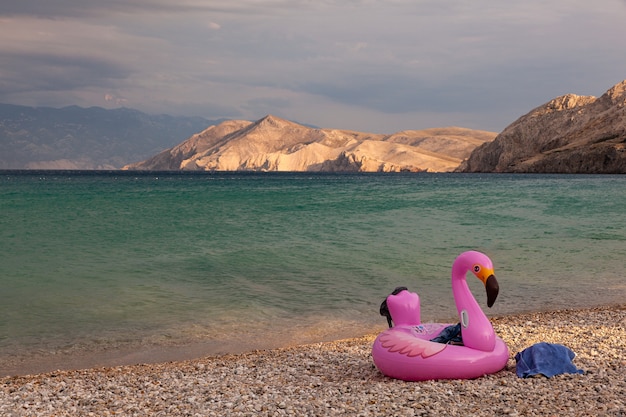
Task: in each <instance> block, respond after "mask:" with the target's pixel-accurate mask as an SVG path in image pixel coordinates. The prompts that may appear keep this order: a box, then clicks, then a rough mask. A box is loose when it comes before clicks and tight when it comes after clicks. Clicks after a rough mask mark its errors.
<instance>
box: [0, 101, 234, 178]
mask: <svg viewBox="0 0 626 417" xmlns="http://www.w3.org/2000/svg"><path fill="white" fill-rule="evenodd" d="M221 121H223V119H222V120H208V119H204V118H201V117H175V116H168V115H156V116H154V115H148V114H145V113H142V112H140V111H137V110H133V109H127V108H119V109H113V110H107V109H103V108H100V107H90V108H82V107H78V106H70V107H64V108H61V109H56V108H51V107H27V106H16V105H11V104H0V169H119V168H121V167H122V166H124V165H126V164H128V163H130V162H134V161H138V160H141V159H145V158H148V157H150V156H152V155H154V154H156V153H158V152H160V151H162V150H163V149H167V148H169V147H171V146H174V145H175V144H177V143H180V141H181V140H182V139H183V138H186V137H189V136H190V135H192V134H194V133H197V132H200V131H202V130H204V129H206V128H207V126H210V125H213V124H217V123H220V122H221Z"/></svg>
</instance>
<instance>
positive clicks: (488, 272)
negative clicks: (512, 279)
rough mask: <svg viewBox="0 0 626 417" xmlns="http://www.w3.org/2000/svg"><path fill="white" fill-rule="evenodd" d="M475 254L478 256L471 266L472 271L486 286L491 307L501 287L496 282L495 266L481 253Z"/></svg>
mask: <svg viewBox="0 0 626 417" xmlns="http://www.w3.org/2000/svg"><path fill="white" fill-rule="evenodd" d="M475 253H476V255H477V256H475V259H474V260H473V262H472V264H471V266H470V271H471V272H472V274H474V275H475V276H476V278H478V279H479V280H480V281H481V282H482V283H483V284H484V285H485V290H486V291H487V306H488V307H491V306H493V303H494V302H495V301H496V298H498V292H499V291H500V286H499V285H498V280H496V276H495V275H494V273H493V264H492V263H491V260H490V259H489V258H488V257H487V256H486V255H484V254H482V253H480V252H475ZM478 255H481V256H478Z"/></svg>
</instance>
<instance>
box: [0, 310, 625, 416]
mask: <svg viewBox="0 0 626 417" xmlns="http://www.w3.org/2000/svg"><path fill="white" fill-rule="evenodd" d="M492 323H493V324H494V327H495V329H496V332H497V334H498V335H499V336H500V337H502V339H504V341H505V342H506V343H507V344H508V346H509V349H510V352H511V358H510V359H509V362H508V364H507V367H506V368H505V369H504V370H503V371H501V372H499V373H497V374H494V375H488V376H485V377H482V378H479V379H475V380H451V381H427V382H412V383H409V382H403V381H398V380H393V379H389V378H386V377H385V376H383V375H381V374H380V372H378V370H377V369H376V368H375V367H374V365H373V363H372V359H371V355H370V350H371V346H372V342H373V340H374V338H375V336H376V335H369V336H365V337H362V338H358V339H350V340H341V341H337V342H331V343H319V344H312V345H305V346H297V347H293V348H285V349H277V350H268V351H255V352H251V353H247V354H242V355H227V356H219V357H208V358H204V359H198V360H191V361H184V362H170V363H163V364H158V365H134V366H123V367H114V368H96V369H87V370H79V371H57V372H51V373H46V374H40V375H29V376H19V377H5V378H2V379H0V386H1V388H2V389H1V390H0V415H2V416H91V415H94V416H111V415H124V416H226V415H228V416H281V415H289V416H333V415H349V416H559V417H561V416H626V356H625V355H624V353H625V352H626V349H625V348H626V305H621V306H611V307H602V308H593V309H585V310H565V311H554V312H541V313H528V314H521V315H515V316H506V317H496V318H492ZM538 342H550V343H560V344H563V345H565V346H567V347H569V348H570V349H572V350H573V351H574V352H575V353H576V354H577V356H576V358H575V359H574V364H575V365H576V366H577V367H578V368H581V369H583V370H585V374H583V375H570V374H564V375H557V376H555V377H553V378H550V379H548V378H545V377H543V376H538V377H533V378H528V379H521V378H518V377H517V376H516V374H515V360H514V359H513V356H514V355H515V353H517V352H519V351H521V350H523V349H525V348H527V347H529V346H531V345H533V344H535V343H538Z"/></svg>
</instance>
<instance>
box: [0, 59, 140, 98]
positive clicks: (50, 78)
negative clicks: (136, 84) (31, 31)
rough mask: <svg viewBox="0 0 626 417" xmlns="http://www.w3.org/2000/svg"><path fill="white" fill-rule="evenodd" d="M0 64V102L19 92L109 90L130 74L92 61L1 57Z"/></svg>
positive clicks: (111, 64)
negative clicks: (108, 87)
mask: <svg viewBox="0 0 626 417" xmlns="http://www.w3.org/2000/svg"><path fill="white" fill-rule="evenodd" d="M0 61H2V62H3V77H2V81H1V82H0V101H1V100H2V95H3V94H8V93H15V92H20V91H34V90H46V91H55V90H56V91H62V90H71V89H76V88H81V87H86V86H93V85H98V86H103V87H107V86H110V85H111V84H112V80H114V79H118V80H119V79H123V78H126V77H128V76H129V75H130V73H131V71H130V70H129V69H127V68H124V67H122V66H120V65H118V64H115V63H112V62H110V61H106V60H103V59H99V58H93V57H81V56H62V55H51V54H46V53H31V54H19V53H2V54H1V55H0Z"/></svg>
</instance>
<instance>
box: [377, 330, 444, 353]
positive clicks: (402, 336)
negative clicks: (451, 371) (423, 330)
mask: <svg viewBox="0 0 626 417" xmlns="http://www.w3.org/2000/svg"><path fill="white" fill-rule="evenodd" d="M379 341H380V343H381V346H382V347H384V348H385V349H387V350H388V351H389V352H398V353H399V354H401V355H406V356H408V357H411V358H412V357H415V356H421V357H422V358H428V357H430V356H433V355H436V354H437V353H439V352H441V351H442V350H444V349H445V348H446V346H447V345H444V344H443V343H435V342H430V341H428V340H424V339H420V338H417V337H415V336H413V335H411V334H409V333H405V332H402V331H396V330H394V329H393V328H392V329H388V330H385V331H384V332H383V333H381V334H380V336H379Z"/></svg>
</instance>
